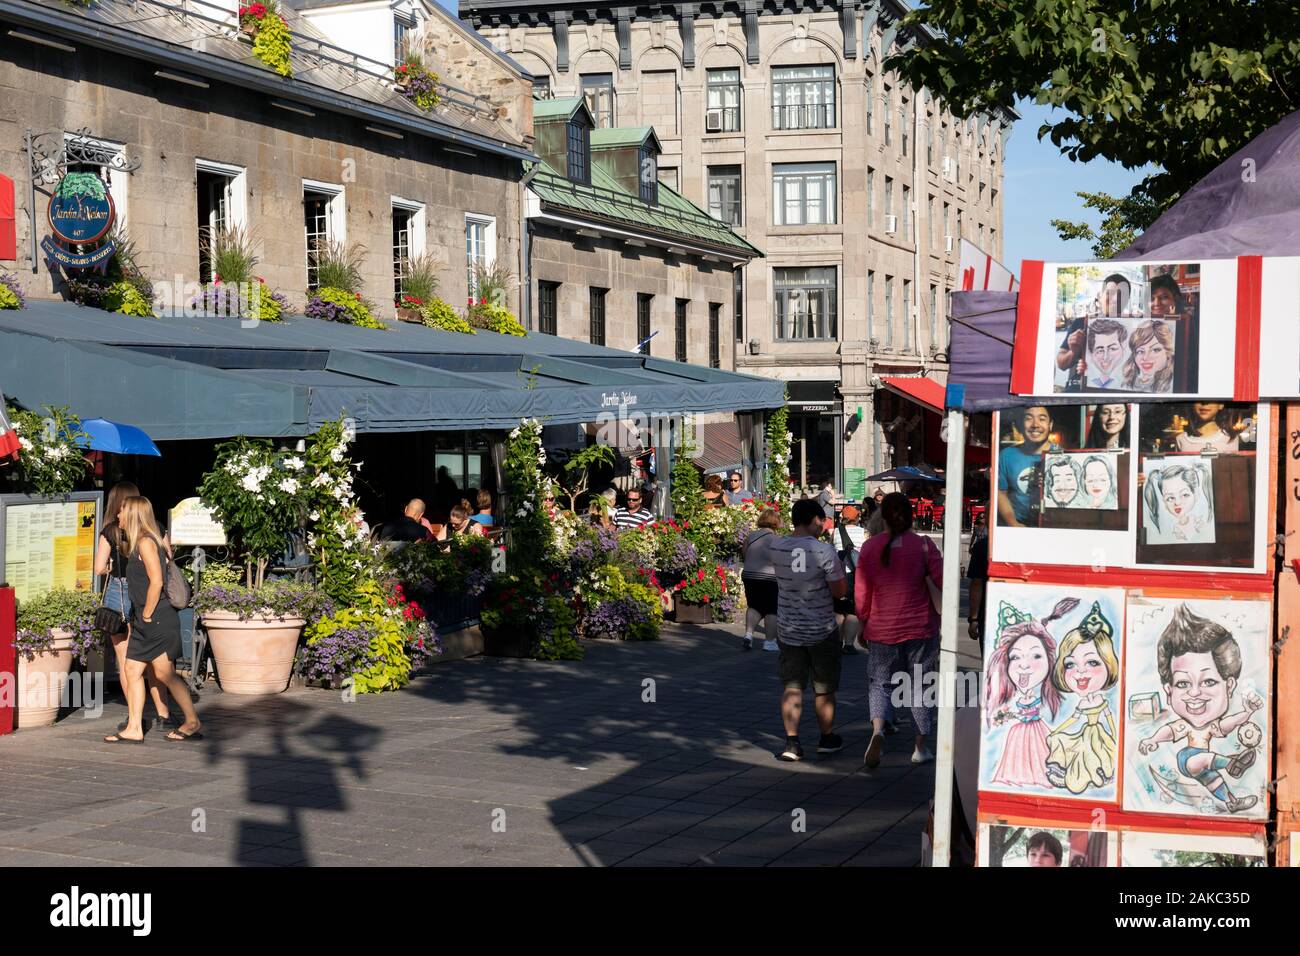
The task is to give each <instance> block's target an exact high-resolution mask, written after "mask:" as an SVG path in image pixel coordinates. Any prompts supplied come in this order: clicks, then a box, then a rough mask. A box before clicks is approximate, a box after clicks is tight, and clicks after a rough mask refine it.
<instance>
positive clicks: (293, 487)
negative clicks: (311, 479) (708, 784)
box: [279, 478, 298, 495]
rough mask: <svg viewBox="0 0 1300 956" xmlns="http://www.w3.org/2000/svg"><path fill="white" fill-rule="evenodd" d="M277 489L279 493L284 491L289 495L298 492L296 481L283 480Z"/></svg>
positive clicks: (294, 479) (292, 479)
mask: <svg viewBox="0 0 1300 956" xmlns="http://www.w3.org/2000/svg"><path fill="white" fill-rule="evenodd" d="M279 488H280V490H281V491H286V492H288V493H289V494H291V495H292V494H296V493H297V491H298V479H297V478H285V479H284V480H283V481H281V482H280V484H279Z"/></svg>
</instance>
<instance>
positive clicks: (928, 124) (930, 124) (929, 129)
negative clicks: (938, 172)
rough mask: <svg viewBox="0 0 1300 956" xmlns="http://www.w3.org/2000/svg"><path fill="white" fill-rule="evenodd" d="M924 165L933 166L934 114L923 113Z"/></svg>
mask: <svg viewBox="0 0 1300 956" xmlns="http://www.w3.org/2000/svg"><path fill="white" fill-rule="evenodd" d="M925 165H926V166H929V167H931V168H933V167H934V114H933V113H927V114H926V115H925Z"/></svg>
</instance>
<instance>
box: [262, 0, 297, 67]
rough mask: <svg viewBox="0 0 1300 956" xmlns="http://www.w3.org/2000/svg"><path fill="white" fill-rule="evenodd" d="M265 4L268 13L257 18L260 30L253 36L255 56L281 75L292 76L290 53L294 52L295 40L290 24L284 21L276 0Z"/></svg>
mask: <svg viewBox="0 0 1300 956" xmlns="http://www.w3.org/2000/svg"><path fill="white" fill-rule="evenodd" d="M265 6H266V8H267V12H266V15H265V16H263V17H260V18H256V23H257V25H258V31H257V36H255V37H254V38H253V56H255V57H257V58H258V59H259V60H261V61H262V62H263V63H265V64H266V65H267V66H269V67H270V68H271V69H273V70H275V72H276V73H279V74H280V75H281V76H292V75H293V64H292V62H291V61H290V54H291V53H292V52H293V40H292V38H291V37H290V35H289V24H287V23H286V22H285V21H284V17H282V16H281V15H280V13H279V10H278V9H277V6H276V4H275V3H274V2H267V3H266V4H265Z"/></svg>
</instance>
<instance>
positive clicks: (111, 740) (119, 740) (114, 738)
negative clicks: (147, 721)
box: [104, 734, 144, 744]
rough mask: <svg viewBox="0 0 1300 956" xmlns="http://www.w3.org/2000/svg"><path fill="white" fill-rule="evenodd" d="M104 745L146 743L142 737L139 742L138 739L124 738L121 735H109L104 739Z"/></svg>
mask: <svg viewBox="0 0 1300 956" xmlns="http://www.w3.org/2000/svg"><path fill="white" fill-rule="evenodd" d="M104 743H106V744H142V743H144V738H143V737H141V738H140V739H139V740H136V739H135V738H133V737H122V736H120V735H118V734H109V735H108V736H107V737H105V738H104Z"/></svg>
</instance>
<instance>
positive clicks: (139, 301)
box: [104, 280, 153, 319]
mask: <svg viewBox="0 0 1300 956" xmlns="http://www.w3.org/2000/svg"><path fill="white" fill-rule="evenodd" d="M104 308H105V309H107V310H108V311H109V312H120V313H122V314H123V315H137V316H140V317H141V318H149V319H151V318H153V305H152V304H151V303H150V302H149V300H148V299H146V298H145V297H144V296H143V295H141V294H140V290H139V289H138V288H136V286H134V285H132V284H131V283H130V282H127V281H126V280H121V281H119V282H114V283H113V284H112V285H110V286H109V287H108V288H107V289H106V290H104Z"/></svg>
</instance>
